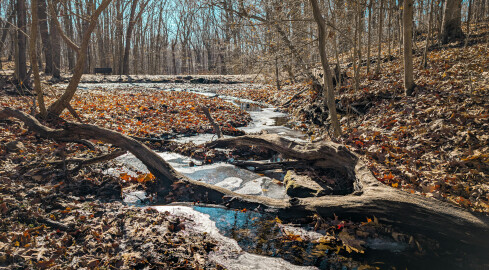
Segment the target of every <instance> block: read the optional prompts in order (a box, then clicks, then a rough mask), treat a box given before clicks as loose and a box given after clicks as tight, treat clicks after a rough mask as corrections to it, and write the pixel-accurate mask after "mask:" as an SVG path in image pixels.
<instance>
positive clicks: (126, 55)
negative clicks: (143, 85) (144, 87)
mask: <svg viewBox="0 0 489 270" xmlns="http://www.w3.org/2000/svg"><path fill="white" fill-rule="evenodd" d="M138 3H139V0H133V1H132V4H131V14H130V16H129V24H128V26H127V33H126V46H125V48H124V58H123V63H122V74H124V75H129V53H130V49H131V40H132V32H133V30H134V26H135V25H136V23H137V21H138V20H139V18H140V17H141V15H142V12H143V11H144V9H145V7H146V5H147V4H148V3H149V1H146V2H145V3H144V4H143V5H142V6H141V10H140V11H139V14H137V15H136V7H137V4H138Z"/></svg>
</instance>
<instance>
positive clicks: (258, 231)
mask: <svg viewBox="0 0 489 270" xmlns="http://www.w3.org/2000/svg"><path fill="white" fill-rule="evenodd" d="M194 209H195V210H197V211H199V212H201V213H204V214H208V215H209V216H210V218H211V220H213V221H214V222H215V223H216V226H217V228H218V229H219V231H220V233H222V234H223V235H224V236H227V237H231V238H233V239H235V240H236V241H237V242H238V244H239V245H240V247H241V248H243V250H245V251H247V252H250V253H255V254H260V255H265V256H270V257H279V258H283V259H285V260H287V261H289V262H291V263H293V264H296V265H303V266H316V267H318V268H320V269H347V268H349V267H347V264H350V265H351V266H355V267H358V266H360V264H358V263H355V262H351V261H349V260H348V259H346V258H344V257H340V256H338V255H337V254H336V253H335V252H334V251H335V250H336V247H335V246H336V243H332V242H327V241H325V238H323V237H322V235H320V234H319V233H315V232H309V231H306V230H305V229H302V228H292V227H289V226H286V225H283V224H281V221H280V220H279V219H278V218H276V217H274V216H272V215H269V214H261V213H256V212H253V211H245V212H242V211H234V210H229V209H223V208H214V207H201V206H195V207H194ZM352 263H353V264H352ZM345 267H347V268H345Z"/></svg>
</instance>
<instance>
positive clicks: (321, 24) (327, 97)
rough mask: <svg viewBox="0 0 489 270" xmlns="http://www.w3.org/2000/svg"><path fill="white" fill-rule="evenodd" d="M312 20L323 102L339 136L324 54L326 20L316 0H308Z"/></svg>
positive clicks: (326, 60)
mask: <svg viewBox="0 0 489 270" xmlns="http://www.w3.org/2000/svg"><path fill="white" fill-rule="evenodd" d="M310 2H311V6H312V10H313V14H314V20H315V21H316V24H317V25H318V31H319V55H320V56H321V65H322V67H323V73H324V76H323V83H324V92H323V98H324V103H325V104H327V106H328V110H329V114H330V118H331V122H332V125H333V129H334V136H335V137H339V136H341V128H340V122H339V121H338V115H337V114H336V105H335V98H334V86H333V78H332V75H331V69H330V67H329V61H328V56H327V55H326V22H325V21H324V18H323V16H322V15H321V10H320V9H319V4H318V2H317V0H310Z"/></svg>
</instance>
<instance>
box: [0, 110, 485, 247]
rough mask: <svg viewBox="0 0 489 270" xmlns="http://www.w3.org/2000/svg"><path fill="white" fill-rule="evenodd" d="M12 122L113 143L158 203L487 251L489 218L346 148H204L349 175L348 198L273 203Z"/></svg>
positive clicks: (118, 138)
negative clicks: (404, 185)
mask: <svg viewBox="0 0 489 270" xmlns="http://www.w3.org/2000/svg"><path fill="white" fill-rule="evenodd" d="M8 117H14V118H17V119H19V120H21V121H23V122H24V123H25V124H26V125H27V126H28V127H29V128H30V129H31V130H32V131H34V132H37V133H38V134H40V135H41V136H44V137H46V138H51V139H55V140H59V139H62V140H65V141H66V140H79V139H96V140H101V141H104V142H106V143H111V144H113V145H116V146H118V147H120V148H122V149H125V150H127V151H129V152H131V153H132V154H134V155H135V156H136V157H137V158H138V159H139V160H141V161H142V162H143V163H144V164H145V165H146V166H147V168H148V170H149V171H150V172H151V173H153V174H154V175H155V176H156V179H157V180H155V182H154V184H153V185H151V186H150V188H149V191H150V192H154V193H156V195H157V196H156V199H157V201H158V202H160V203H161V202H168V199H170V200H171V201H175V200H179V201H193V202H203V203H212V204H223V205H226V206H229V207H232V208H247V209H252V210H253V209H256V210H261V211H272V212H274V213H275V214H277V215H278V216H279V217H281V218H285V219H287V218H297V217H307V216H311V215H313V214H319V215H320V216H322V217H332V216H333V214H336V215H338V216H341V217H342V218H344V219H347V218H351V219H352V220H357V221H358V220H365V217H372V216H375V217H376V218H377V219H378V220H379V222H380V223H382V224H387V225H393V226H396V228H399V229H400V230H402V231H403V232H406V233H409V234H411V235H420V236H422V237H427V238H430V239H435V240H436V241H437V242H438V243H439V245H440V247H441V248H452V247H454V246H456V247H458V248H464V249H467V250H468V249H470V252H485V251H487V250H488V247H489V242H488V241H487V239H489V219H488V217H487V216H485V215H482V214H480V215H479V214H476V213H470V212H468V211H465V210H463V209H461V208H459V207H456V206H453V205H451V204H448V203H445V202H441V201H437V200H434V199H430V198H425V197H421V196H416V195H412V194H409V193H407V192H403V191H400V190H397V189H394V188H391V187H388V186H385V185H382V184H381V183H379V182H378V181H377V180H376V179H375V177H374V176H373V175H372V174H371V172H370V170H369V169H368V168H367V166H366V165H365V163H364V162H362V161H361V160H360V159H359V158H358V157H357V156H356V155H354V154H353V153H351V152H350V151H349V150H348V149H346V148H345V147H344V146H342V145H339V144H335V143H332V142H325V141H321V142H315V143H306V142H297V141H292V140H289V139H285V138H282V137H279V136H278V135H260V136H242V137H236V138H228V139H220V140H217V141H214V142H211V143H208V144H207V146H208V147H221V148H222V147H234V146H245V145H246V146H259V147H264V148H267V149H271V150H274V151H276V152H279V153H281V154H282V155H283V156H284V157H286V158H291V159H296V160H299V161H302V162H303V163H302V164H304V163H308V164H310V165H311V166H313V167H316V168H323V169H335V170H338V171H340V172H342V174H343V175H345V176H346V178H347V179H349V180H348V181H350V182H349V184H350V185H351V187H352V192H351V193H350V194H348V195H341V196H340V195H333V196H321V197H309V198H292V199H290V200H289V199H284V200H278V199H271V198H266V197H261V196H251V195H242V194H237V193H235V192H232V191H230V190H227V189H224V188H221V187H217V186H213V185H210V184H207V183H203V182H199V181H195V180H192V179H189V178H188V177H186V176H184V175H182V174H180V173H178V172H177V171H176V170H174V169H173V168H172V167H171V166H170V165H169V164H168V163H167V162H166V161H165V160H163V159H162V158H161V156H159V155H158V154H156V153H155V152H153V151H152V150H151V149H149V148H148V147H146V146H145V145H143V144H141V143H140V142H138V141H137V140H135V139H132V138H130V137H128V136H125V135H123V134H120V133H118V132H115V131H112V130H108V129H104V128H100V127H97V126H94V125H89V124H78V123H66V124H65V125H64V127H63V129H51V128H49V127H46V126H44V125H42V124H41V123H40V122H39V121H38V120H37V119H35V118H34V117H32V116H30V115H27V114H25V113H23V112H20V111H17V110H13V109H9V108H5V109H3V110H1V111H0V119H2V118H8Z"/></svg>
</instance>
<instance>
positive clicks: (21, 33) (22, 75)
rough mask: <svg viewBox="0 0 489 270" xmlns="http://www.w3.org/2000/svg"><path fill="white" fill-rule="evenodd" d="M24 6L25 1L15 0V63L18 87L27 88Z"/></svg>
mask: <svg viewBox="0 0 489 270" xmlns="http://www.w3.org/2000/svg"><path fill="white" fill-rule="evenodd" d="M26 24H27V18H26V6H25V0H17V57H16V58H17V59H16V61H15V64H16V68H15V70H16V71H17V72H16V74H17V82H18V83H19V85H20V86H25V87H27V88H29V81H28V80H29V78H28V77H27V59H26V53H27V48H26V46H27V45H26V32H27V31H26Z"/></svg>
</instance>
